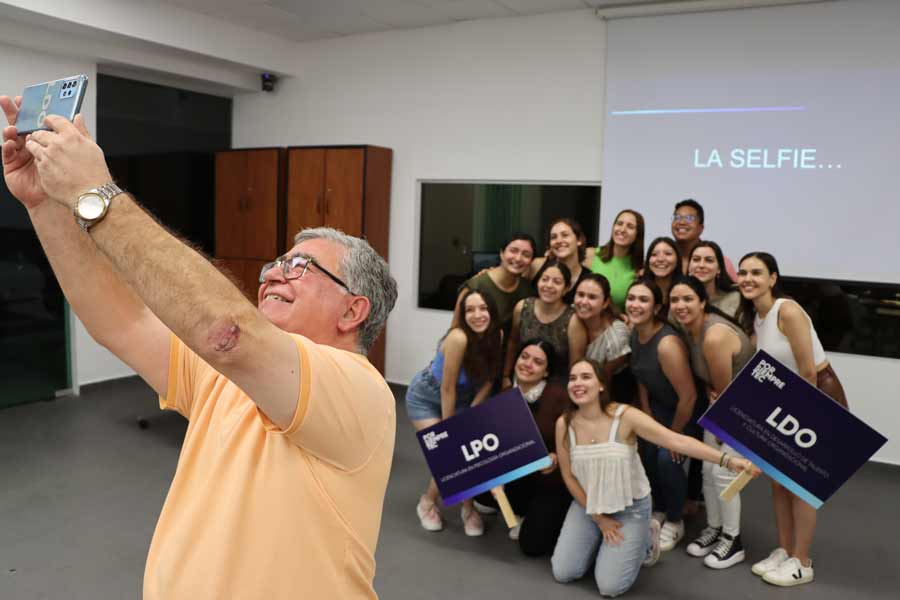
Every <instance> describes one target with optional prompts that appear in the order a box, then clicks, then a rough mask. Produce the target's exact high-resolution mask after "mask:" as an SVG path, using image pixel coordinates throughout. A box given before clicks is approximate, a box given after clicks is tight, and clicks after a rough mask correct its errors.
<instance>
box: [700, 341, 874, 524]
mask: <svg viewBox="0 0 900 600" xmlns="http://www.w3.org/2000/svg"><path fill="white" fill-rule="evenodd" d="M700 425H702V426H703V427H704V428H706V429H707V430H708V431H710V432H711V433H712V434H713V435H715V436H716V437H717V438H719V439H720V440H722V441H723V442H725V443H726V444H728V445H729V446H731V447H732V448H734V449H735V450H737V451H738V452H740V453H741V454H742V455H744V456H745V457H747V458H748V459H749V460H750V461H752V462H753V463H754V464H755V465H756V466H758V467H759V468H760V469H762V470H763V471H764V472H765V473H766V475H768V476H769V477H771V478H772V479H774V480H775V481H777V482H778V483H780V484H781V485H783V486H784V487H786V488H788V489H789V490H791V492H793V493H794V494H796V495H797V496H798V497H800V498H801V499H802V500H804V501H805V502H807V503H808V504H810V505H811V506H813V507H815V508H819V507H820V506H822V504H823V503H824V502H825V501H826V500H828V498H829V497H831V495H832V494H833V493H834V492H835V491H837V489H838V488H839V487H841V486H842V485H844V483H845V482H846V481H847V480H848V479H849V478H850V476H851V475H853V474H854V473H855V472H856V471H857V470H858V469H859V468H860V467H861V466H862V465H863V464H865V462H866V461H867V460H869V458H871V457H872V455H873V454H875V452H877V451H878V449H879V448H881V447H882V446H883V445H884V443H885V442H887V438H885V437H884V436H883V435H881V434H880V433H878V432H877V431H875V430H874V429H872V428H871V427H869V426H868V425H866V424H865V423H863V422H862V421H861V420H860V419H858V418H857V417H855V416H853V415H852V414H851V413H850V412H849V411H847V410H845V409H844V407H842V406H841V405H840V404H838V403H837V402H835V401H834V400H832V399H831V398H830V397H828V396H827V395H826V394H824V393H822V392H821V391H820V390H819V389H818V388H816V387H815V386H813V385H810V383H809V382H808V381H806V380H805V379H803V378H802V377H800V376H799V375H797V374H796V373H794V372H793V371H791V370H790V369H789V368H787V367H786V366H784V365H783V364H781V363H780V362H778V361H777V360H776V359H774V358H772V356H770V355H769V354H766V353H765V352H764V351H762V350H759V351H757V353H756V354H755V355H754V356H753V358H752V359H750V362H748V363H747V364H746V365H745V366H744V368H743V369H741V371H740V373H738V375H737V377H735V379H734V381H732V382H731V384H730V385H729V386H728V387H727V388H725V391H724V392H723V393H722V395H721V396H720V397H719V399H718V400H716V401H715V402H714V403H713V404H712V406H710V407H709V410H707V411H706V413H704V415H703V416H702V417H700Z"/></svg>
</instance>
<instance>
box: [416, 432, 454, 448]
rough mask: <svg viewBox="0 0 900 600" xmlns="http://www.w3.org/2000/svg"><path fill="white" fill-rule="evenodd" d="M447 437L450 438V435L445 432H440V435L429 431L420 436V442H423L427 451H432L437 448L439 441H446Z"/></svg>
mask: <svg viewBox="0 0 900 600" xmlns="http://www.w3.org/2000/svg"><path fill="white" fill-rule="evenodd" d="M448 437H450V435H449V434H448V433H447V432H446V431H442V432H440V433H436V432H434V431H429V432H428V433H426V434H425V435H423V436H422V441H423V442H425V447H426V448H428V449H429V450H434V449H435V448H437V447H438V442H439V441H440V440H446V439H447V438H448Z"/></svg>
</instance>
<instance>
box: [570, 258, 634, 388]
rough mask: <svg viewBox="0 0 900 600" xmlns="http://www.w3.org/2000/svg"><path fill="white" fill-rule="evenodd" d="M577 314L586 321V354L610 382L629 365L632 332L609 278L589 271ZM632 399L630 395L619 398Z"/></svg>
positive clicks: (580, 288) (579, 294)
mask: <svg viewBox="0 0 900 600" xmlns="http://www.w3.org/2000/svg"><path fill="white" fill-rule="evenodd" d="M574 307H575V314H576V315H578V318H579V319H581V322H582V323H583V324H584V327H585V330H586V331H587V336H588V346H587V348H586V349H585V353H584V355H585V356H587V357H588V358H593V359H594V360H596V361H597V362H598V363H600V365H601V366H602V367H603V370H604V372H605V374H606V379H607V381H612V378H613V375H615V374H616V373H619V372H620V371H621V370H622V369H624V368H625V366H626V365H627V364H628V355H629V354H631V331H629V329H628V326H627V325H625V323H624V322H622V320H621V319H619V318H618V316H617V315H616V311H615V309H614V308H613V304H612V298H611V296H610V284H609V280H608V279H607V278H606V277H604V276H603V275H600V274H598V273H588V274H587V275H586V276H585V278H584V279H583V280H582V281H581V283H579V284H578V288H577V289H576V290H575V304H574ZM619 400H621V401H623V402H628V401H629V400H630V398H619Z"/></svg>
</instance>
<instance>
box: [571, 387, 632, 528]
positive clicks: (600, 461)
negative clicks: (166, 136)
mask: <svg viewBox="0 0 900 600" xmlns="http://www.w3.org/2000/svg"><path fill="white" fill-rule="evenodd" d="M626 408H627V406H625V405H624V404H620V405H619V407H618V408H617V409H616V412H615V416H614V417H613V422H612V426H611V427H610V429H609V439H608V440H607V441H606V442H601V443H599V444H582V445H578V444H576V443H575V430H574V429H572V426H571V425H570V426H569V448H570V450H569V454H570V457H571V462H572V474H573V475H574V476H575V478H576V479H577V480H578V483H580V484H581V487H582V488H583V489H584V492H585V494H587V507H586V508H585V512H586V513H587V514H589V515H596V514H604V515H611V514H613V513H617V512H619V511H622V510H625V509H626V508H628V507H629V506H631V505H632V504H633V503H634V501H635V500H640V499H641V498H643V497H644V496H646V495H647V494H649V493H650V482H649V481H648V480H647V474H646V473H645V472H644V465H642V464H641V459H640V457H639V456H638V453H637V445H636V444H635V445H632V444H623V443H622V442H619V441H616V434H617V433H618V431H619V423H620V422H621V418H622V413H623V412H624V411H625V409H626Z"/></svg>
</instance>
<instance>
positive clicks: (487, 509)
mask: <svg viewBox="0 0 900 600" xmlns="http://www.w3.org/2000/svg"><path fill="white" fill-rule="evenodd" d="M472 504H474V505H475V510H477V511H478V513H479V514H482V515H496V514H497V509H496V508H494V507H493V506H488V505H487V504H482V503H481V502H479V501H478V500H473V501H472Z"/></svg>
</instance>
